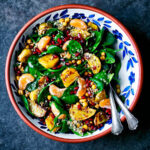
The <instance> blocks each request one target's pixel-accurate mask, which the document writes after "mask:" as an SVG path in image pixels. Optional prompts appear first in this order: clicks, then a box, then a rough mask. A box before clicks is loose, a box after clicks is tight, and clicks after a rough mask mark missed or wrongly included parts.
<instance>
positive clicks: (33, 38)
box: [29, 33, 41, 43]
mask: <svg viewBox="0 0 150 150" xmlns="http://www.w3.org/2000/svg"><path fill="white" fill-rule="evenodd" d="M29 38H30V39H31V40H32V42H33V43H37V42H38V41H39V40H40V38H41V36H40V35H38V33H35V34H32V35H29Z"/></svg>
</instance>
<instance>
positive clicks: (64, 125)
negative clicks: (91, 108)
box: [59, 120, 69, 133]
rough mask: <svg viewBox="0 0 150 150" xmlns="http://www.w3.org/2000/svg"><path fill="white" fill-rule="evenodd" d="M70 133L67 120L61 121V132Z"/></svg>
mask: <svg viewBox="0 0 150 150" xmlns="http://www.w3.org/2000/svg"><path fill="white" fill-rule="evenodd" d="M68 131H69V127H68V124H67V120H62V121H61V130H60V131H59V132H61V133H66V132H68Z"/></svg>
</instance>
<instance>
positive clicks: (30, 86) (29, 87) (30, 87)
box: [26, 78, 39, 92]
mask: <svg viewBox="0 0 150 150" xmlns="http://www.w3.org/2000/svg"><path fill="white" fill-rule="evenodd" d="M38 81H39V78H37V79H36V80H35V81H33V82H31V83H29V84H28V85H27V87H26V90H27V91H29V92H32V91H34V90H36V89H37V88H38Z"/></svg>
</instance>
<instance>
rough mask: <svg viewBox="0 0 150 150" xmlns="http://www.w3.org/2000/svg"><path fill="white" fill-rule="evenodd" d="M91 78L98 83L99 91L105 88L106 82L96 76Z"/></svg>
mask: <svg viewBox="0 0 150 150" xmlns="http://www.w3.org/2000/svg"><path fill="white" fill-rule="evenodd" d="M90 80H91V81H93V82H94V83H95V84H96V86H97V88H98V89H99V92H101V91H102V90H103V89H104V83H103V82H102V81H100V80H98V79H96V78H91V79H90Z"/></svg>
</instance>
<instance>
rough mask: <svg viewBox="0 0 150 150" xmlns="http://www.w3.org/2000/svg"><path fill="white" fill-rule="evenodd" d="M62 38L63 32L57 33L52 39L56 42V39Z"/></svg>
mask: <svg viewBox="0 0 150 150" xmlns="http://www.w3.org/2000/svg"><path fill="white" fill-rule="evenodd" d="M62 38H63V32H62V31H58V33H57V34H56V36H55V37H54V40H55V41H56V42H57V40H58V39H62Z"/></svg>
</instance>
